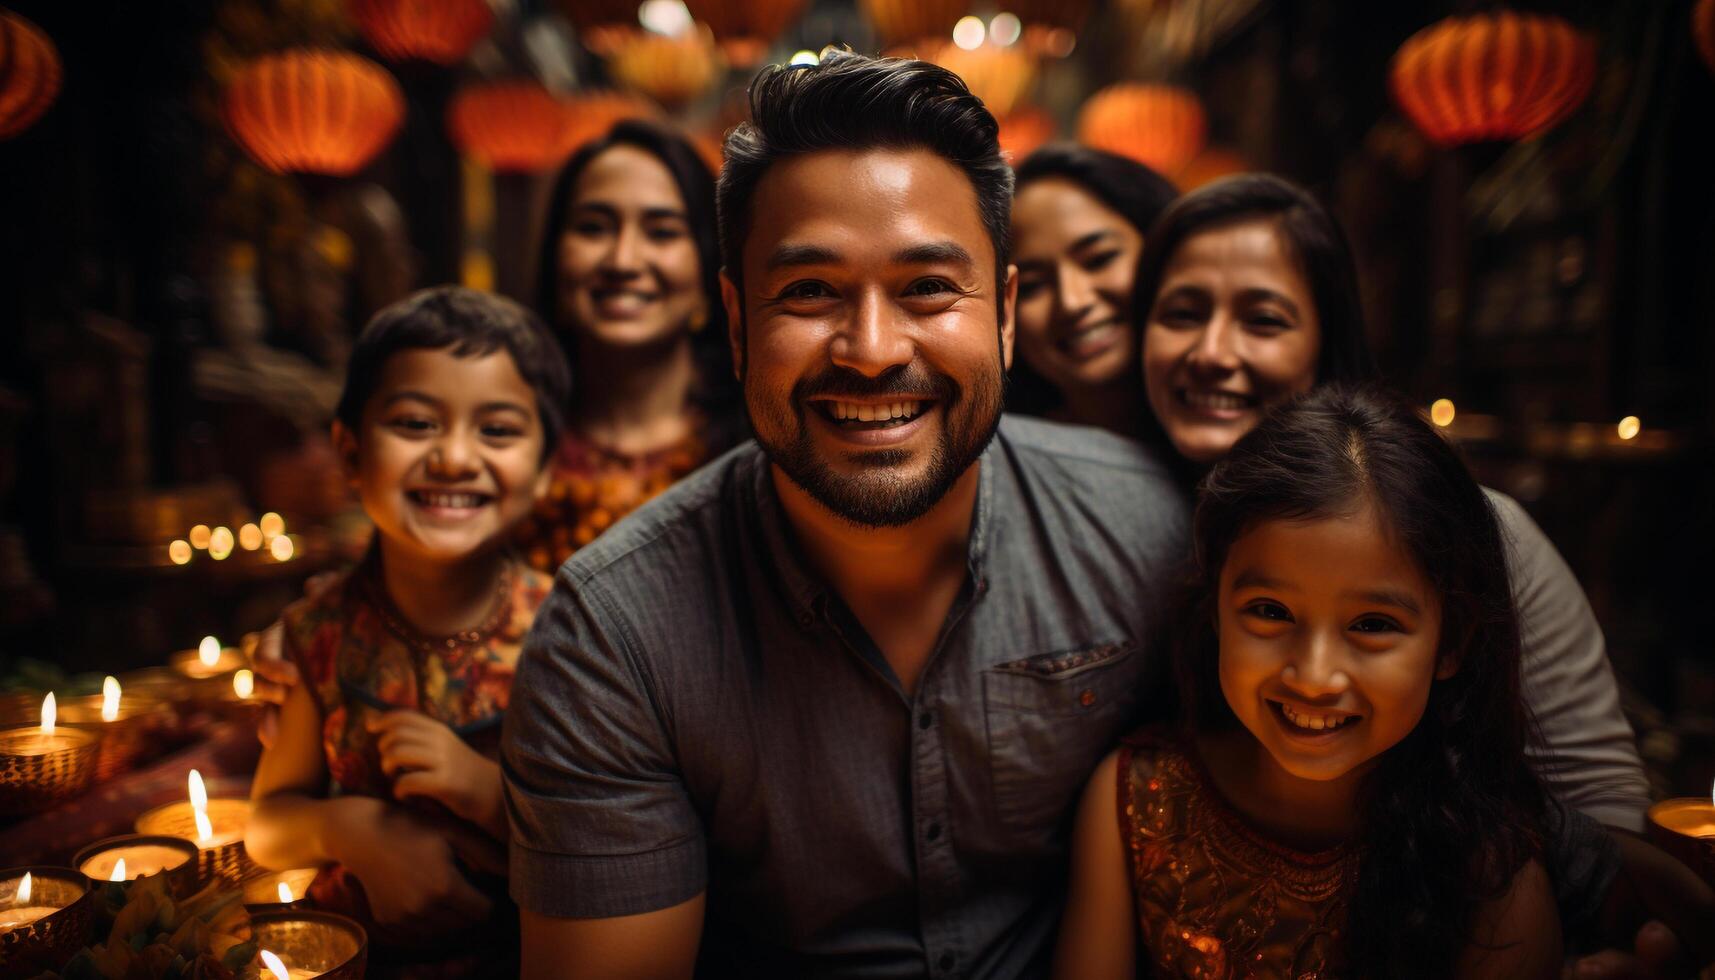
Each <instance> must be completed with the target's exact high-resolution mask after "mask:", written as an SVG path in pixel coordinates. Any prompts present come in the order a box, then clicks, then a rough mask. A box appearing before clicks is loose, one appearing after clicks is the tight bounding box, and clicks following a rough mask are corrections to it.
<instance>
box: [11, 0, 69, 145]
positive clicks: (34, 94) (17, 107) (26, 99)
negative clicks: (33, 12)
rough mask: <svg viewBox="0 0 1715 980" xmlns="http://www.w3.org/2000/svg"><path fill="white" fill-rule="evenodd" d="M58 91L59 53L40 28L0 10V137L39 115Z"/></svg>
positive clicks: (14, 132) (17, 130) (16, 131)
mask: <svg viewBox="0 0 1715 980" xmlns="http://www.w3.org/2000/svg"><path fill="white" fill-rule="evenodd" d="M59 94H60V56H59V52H58V51H55V50H54V42H52V41H50V40H48V36H47V35H46V34H44V33H42V29H41V28H39V27H37V26H36V25H34V24H32V23H30V22H29V21H27V20H25V19H24V18H22V17H19V16H18V15H17V14H14V13H12V12H11V11H8V10H0V140H3V139H11V138H12V137H14V136H16V135H18V134H19V133H21V132H23V131H24V130H26V129H29V128H30V126H31V124H32V123H34V122H35V121H36V120H37V119H40V118H41V117H42V113H44V112H47V111H48V106H50V105H53V103H54V99H55V98H56V97H57V96H58V95H59Z"/></svg>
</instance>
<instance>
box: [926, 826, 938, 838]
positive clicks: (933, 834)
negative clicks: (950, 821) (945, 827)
mask: <svg viewBox="0 0 1715 980" xmlns="http://www.w3.org/2000/svg"><path fill="white" fill-rule="evenodd" d="M925 836H927V837H928V838H929V839H930V840H940V839H941V825H940V824H938V823H932V824H930V825H929V832H928V834H926V835H925Z"/></svg>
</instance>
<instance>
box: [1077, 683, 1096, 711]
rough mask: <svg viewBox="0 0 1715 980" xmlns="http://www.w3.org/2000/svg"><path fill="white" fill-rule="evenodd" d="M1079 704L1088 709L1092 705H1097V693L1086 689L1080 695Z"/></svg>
mask: <svg viewBox="0 0 1715 980" xmlns="http://www.w3.org/2000/svg"><path fill="white" fill-rule="evenodd" d="M1078 703H1079V704H1081V705H1083V706H1084V707H1086V708H1088V707H1089V706H1090V705H1092V704H1095V703H1096V692H1095V691H1092V690H1090V689H1089V688H1085V689H1084V693H1082V694H1080V695H1078Z"/></svg>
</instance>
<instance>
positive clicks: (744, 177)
mask: <svg viewBox="0 0 1715 980" xmlns="http://www.w3.org/2000/svg"><path fill="white" fill-rule="evenodd" d="M999 133H1000V127H999V126H998V125H997V124H996V123H995V120H994V116H993V115H990V113H989V111H988V109H986V108H984V107H983V104H982V100H980V99H978V98H977V97H976V96H974V95H972V94H971V90H970V89H968V88H966V87H965V83H964V82H963V81H961V80H960V79H959V76H957V75H955V74H953V73H952V72H950V71H948V70H947V69H945V68H942V67H940V66H938V65H932V64H930V63H928V62H926V61H907V60H904V59H900V58H871V57H867V56H865V55H859V54H853V53H851V52H849V51H839V50H828V51H824V52H823V53H822V61H821V63H820V64H817V65H810V66H804V65H793V66H786V65H770V66H768V67H767V68H764V69H762V71H760V72H758V73H757V76H756V80H755V81H753V82H751V85H750V120H749V121H748V122H744V123H740V124H739V125H738V128H736V129H734V130H733V131H732V133H730V134H729V135H728V136H727V138H726V163H725V164H724V165H723V166H722V168H721V177H720V186H719V189H718V191H717V193H716V199H717V203H718V205H719V208H718V210H719V214H720V236H721V258H722V260H723V263H724V265H725V267H726V274H727V276H728V278H730V279H732V281H733V284H734V285H736V286H739V287H741V288H742V287H743V285H744V279H743V276H744V270H743V268H742V266H743V264H744V243H745V240H746V239H747V238H749V236H750V218H751V206H750V205H751V198H752V197H753V196H754V195H755V193H756V185H757V183H758V182H760V181H761V180H762V175H763V174H765V173H767V172H768V168H769V167H771V166H773V165H774V163H775V161H777V160H780V159H781V158H783V157H790V156H797V155H799V154H803V153H815V152H817V151H821V150H866V149H873V148H889V149H916V148H921V149H926V150H929V151H931V152H933V153H935V154H937V155H939V156H941V157H944V158H945V159H947V160H948V161H950V162H952V163H953V164H955V165H956V166H958V167H959V169H960V170H963V171H964V173H965V176H966V177H968V178H969V179H970V181H971V187H972V188H973V189H974V190H975V191H976V195H977V207H978V208H979V210H980V211H981V213H982V219H983V226H984V227H985V228H987V229H988V233H989V241H990V242H991V243H993V245H994V254H995V279H996V281H997V282H1001V281H1004V280H1005V278H1006V262H1007V254H1008V249H1007V223H1008V221H1009V218H1010V212H1011V209H1012V169H1011V168H1010V167H1008V166H1007V165H1006V161H1005V160H1003V159H1002V158H1001V155H1000V140H999Z"/></svg>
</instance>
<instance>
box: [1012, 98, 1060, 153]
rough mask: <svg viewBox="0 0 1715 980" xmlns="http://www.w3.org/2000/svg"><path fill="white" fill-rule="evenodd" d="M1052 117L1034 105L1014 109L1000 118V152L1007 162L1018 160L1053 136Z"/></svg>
mask: <svg viewBox="0 0 1715 980" xmlns="http://www.w3.org/2000/svg"><path fill="white" fill-rule="evenodd" d="M1055 129H1056V127H1055V125H1054V117H1053V116H1050V115H1049V114H1048V113H1046V112H1043V111H1042V110H1041V109H1038V108H1037V107H1035V106H1025V107H1023V108H1021V109H1014V110H1013V111H1012V112H1011V113H1010V114H1008V115H1006V116H1003V117H1001V120H1000V152H1001V155H1003V156H1005V157H1006V159H1007V162H1008V163H1011V164H1012V165H1014V166H1017V165H1018V163H1019V161H1021V160H1023V159H1024V158H1025V157H1027V156H1029V155H1030V154H1032V153H1035V152H1036V150H1037V148H1038V147H1040V146H1041V145H1042V144H1044V143H1046V142H1048V141H1049V140H1051V139H1053V138H1054V132H1055Z"/></svg>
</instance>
